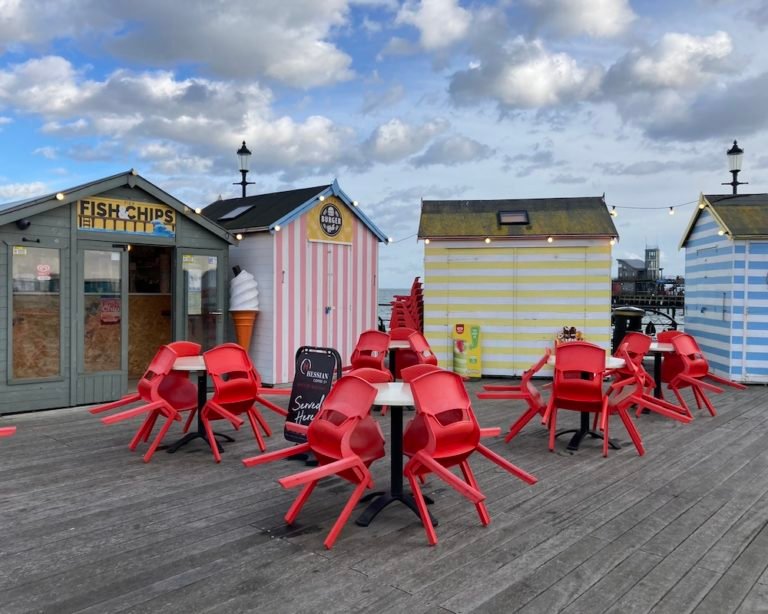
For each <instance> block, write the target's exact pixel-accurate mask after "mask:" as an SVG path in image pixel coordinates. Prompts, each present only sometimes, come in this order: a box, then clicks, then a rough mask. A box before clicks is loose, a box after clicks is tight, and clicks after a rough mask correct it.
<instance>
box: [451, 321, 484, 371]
mask: <svg viewBox="0 0 768 614" xmlns="http://www.w3.org/2000/svg"><path fill="white" fill-rule="evenodd" d="M452 337H453V370H454V372H455V373H458V374H459V375H461V376H463V377H480V376H481V374H482V363H481V359H480V358H481V357H480V325H479V324H476V323H474V322H458V323H456V324H454V325H453V334H452Z"/></svg>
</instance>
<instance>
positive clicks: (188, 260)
mask: <svg viewBox="0 0 768 614" xmlns="http://www.w3.org/2000/svg"><path fill="white" fill-rule="evenodd" d="M221 262H222V260H221V257H220V256H219V255H217V254H201V253H182V255H181V271H182V276H181V277H182V283H183V293H182V294H183V300H184V332H183V336H182V338H183V339H184V340H186V341H194V342H196V343H199V344H200V345H201V346H202V349H203V351H205V350H209V349H211V348H212V347H215V346H216V345H218V344H220V343H222V341H223V339H224V318H223V317H222V316H223V312H222V304H223V300H224V295H223V289H222V283H221V281H220V280H219V276H220V270H219V265H220V264H221Z"/></svg>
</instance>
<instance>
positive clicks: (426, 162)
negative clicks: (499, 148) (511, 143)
mask: <svg viewBox="0 0 768 614" xmlns="http://www.w3.org/2000/svg"><path fill="white" fill-rule="evenodd" d="M492 155H493V149H491V148H490V147H488V146H487V145H483V144H482V143H479V142H478V141H475V140H474V139H470V138H468V137H465V136H460V135H452V136H448V137H445V138H442V139H439V140H437V141H435V142H434V143H432V144H431V145H430V146H429V147H428V148H427V150H426V151H425V152H424V153H423V154H422V155H420V156H417V157H415V158H413V159H412V160H411V161H412V162H413V165H414V166H417V167H422V166H430V165H432V164H444V165H446V166H455V165H457V164H464V163H466V162H479V161H480V160H485V159H487V158H489V157H491V156H492Z"/></svg>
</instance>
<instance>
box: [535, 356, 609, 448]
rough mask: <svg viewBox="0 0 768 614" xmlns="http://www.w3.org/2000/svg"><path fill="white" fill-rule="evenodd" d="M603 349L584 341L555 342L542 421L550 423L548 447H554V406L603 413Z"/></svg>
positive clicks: (555, 413) (605, 401)
mask: <svg viewBox="0 0 768 614" xmlns="http://www.w3.org/2000/svg"><path fill="white" fill-rule="evenodd" d="M605 373H606V369H605V350H604V349H603V348H601V347H599V346H597V345H594V344H592V343H588V342H587V341H570V342H568V343H560V344H558V345H557V346H555V372H554V378H553V380H552V393H551V394H550V396H549V402H548V403H547V409H546V410H545V411H544V417H543V418H542V423H543V424H546V425H548V426H549V449H550V451H554V449H555V436H556V428H557V410H558V409H571V410H575V411H580V412H593V413H597V414H600V413H603V412H605V411H606V408H607V406H608V397H607V396H606V395H605V394H604V392H603V377H604V376H605Z"/></svg>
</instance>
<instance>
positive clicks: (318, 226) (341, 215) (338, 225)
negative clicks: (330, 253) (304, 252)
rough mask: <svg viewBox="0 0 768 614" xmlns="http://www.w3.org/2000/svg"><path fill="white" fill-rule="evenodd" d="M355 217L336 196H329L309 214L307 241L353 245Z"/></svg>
mask: <svg viewBox="0 0 768 614" xmlns="http://www.w3.org/2000/svg"><path fill="white" fill-rule="evenodd" d="M353 223H354V216H353V215H352V214H351V213H350V211H349V209H347V206H346V205H345V204H344V203H343V202H341V201H340V200H339V199H338V198H336V197H335V196H329V197H328V198H326V199H325V200H324V201H322V202H320V203H319V204H318V205H317V206H316V207H314V208H313V209H312V210H311V211H310V212H309V213H308V214H307V239H309V240H310V241H330V242H333V243H352V236H353V232H352V231H353V228H352V225H353Z"/></svg>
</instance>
